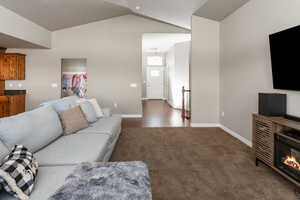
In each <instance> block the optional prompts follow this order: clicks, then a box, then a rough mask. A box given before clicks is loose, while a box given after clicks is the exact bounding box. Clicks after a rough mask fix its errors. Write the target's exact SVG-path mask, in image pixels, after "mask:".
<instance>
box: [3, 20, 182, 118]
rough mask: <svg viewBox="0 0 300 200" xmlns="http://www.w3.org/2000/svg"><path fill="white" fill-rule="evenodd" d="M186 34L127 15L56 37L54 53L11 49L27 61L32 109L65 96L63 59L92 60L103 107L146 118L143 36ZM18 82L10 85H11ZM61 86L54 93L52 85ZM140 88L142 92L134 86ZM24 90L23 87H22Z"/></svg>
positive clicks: (92, 79)
mask: <svg viewBox="0 0 300 200" xmlns="http://www.w3.org/2000/svg"><path fill="white" fill-rule="evenodd" d="M156 32H157V33H186V30H184V29H180V28H177V27H174V26H171V25H168V24H164V23H160V22H157V21H153V20H150V19H146V18H142V17H138V16H134V15H126V16H122V17H116V18H112V19H108V20H104V21H99V22H94V23H90V24H86V25H82V26H78V27H73V28H68V29H64V30H60V31H56V32H53V38H52V49H50V50H28V49H23V50H22V49H21V50H20V49H9V51H10V52H21V53H25V54H27V57H26V81H23V82H22V83H23V88H25V89H27V90H28V95H27V109H32V108H35V107H37V106H38V105H39V104H40V103H41V102H43V101H45V100H49V99H56V98H59V97H60V74H61V59H62V58H86V59H87V66H88V67H87V73H88V74H89V78H88V82H89V84H88V95H89V96H90V97H96V98H97V99H98V100H99V101H100V102H101V105H102V106H109V107H113V104H114V103H117V104H118V106H119V107H118V109H116V110H115V112H118V113H121V114H141V113H142V106H141V98H142V94H141V91H142V89H141V85H142V76H141V74H142V67H141V65H142V35H143V34H144V33H156ZM10 83H13V84H14V86H13V87H12V88H14V87H16V82H14V81H7V83H6V88H7V89H10V87H9V84H10ZM52 83H56V84H58V87H57V88H52V87H51V84H52ZM131 83H136V84H137V88H132V87H130V84H131ZM16 88H18V87H16Z"/></svg>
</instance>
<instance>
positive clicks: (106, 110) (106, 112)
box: [102, 108, 112, 117]
mask: <svg viewBox="0 0 300 200" xmlns="http://www.w3.org/2000/svg"><path fill="white" fill-rule="evenodd" d="M102 112H103V115H104V116H103V117H111V116H112V111H111V109H110V108H103V109H102Z"/></svg>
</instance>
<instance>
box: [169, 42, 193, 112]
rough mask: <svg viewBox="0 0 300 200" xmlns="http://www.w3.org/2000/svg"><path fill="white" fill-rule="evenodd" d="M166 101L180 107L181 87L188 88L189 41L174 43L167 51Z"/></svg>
mask: <svg viewBox="0 0 300 200" xmlns="http://www.w3.org/2000/svg"><path fill="white" fill-rule="evenodd" d="M166 62H167V72H168V91H169V92H168V99H167V100H168V103H169V104H170V105H171V106H172V107H174V108H178V109H181V108H182V92H181V91H182V87H183V86H184V87H185V88H186V89H189V75H190V74H189V73H190V66H189V63H190V42H180V43H176V44H175V45H174V46H173V47H172V48H171V49H170V50H169V51H168V52H167V58H166Z"/></svg>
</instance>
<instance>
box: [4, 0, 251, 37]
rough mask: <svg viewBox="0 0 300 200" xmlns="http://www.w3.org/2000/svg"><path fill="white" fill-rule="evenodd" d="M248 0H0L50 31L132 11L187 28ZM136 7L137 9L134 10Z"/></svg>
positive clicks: (229, 12) (214, 17)
mask: <svg viewBox="0 0 300 200" xmlns="http://www.w3.org/2000/svg"><path fill="white" fill-rule="evenodd" d="M248 1H249V0H0V5H2V6H4V7H6V8H8V9H10V10H12V11H14V12H16V13H17V14H19V15H21V16H23V17H25V18H27V19H29V20H31V21H32V22H34V23H36V24H38V25H40V26H42V27H45V28H47V29H48V30H50V31H54V30H59V29H64V28H68V27H72V26H77V25H82V24H86V23H90V22H94V21H100V20H104V19H108V18H112V17H116V16H122V15H126V14H132V13H136V14H139V15H142V16H146V17H150V18H153V19H156V20H160V21H163V22H166V23H169V24H173V25H176V26H179V27H183V28H187V29H190V28H191V16H192V15H193V14H194V13H195V14H196V15H198V16H201V17H205V18H209V19H214V20H222V19H224V17H226V16H228V15H229V14H231V13H232V12H234V11H235V10H236V9H238V8H239V7H240V6H242V5H243V4H245V3H246V2H248ZM137 7H139V8H140V9H136V8H137Z"/></svg>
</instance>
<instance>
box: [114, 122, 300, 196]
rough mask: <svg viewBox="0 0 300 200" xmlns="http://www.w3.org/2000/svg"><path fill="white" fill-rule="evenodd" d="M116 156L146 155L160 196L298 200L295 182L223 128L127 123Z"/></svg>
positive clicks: (130, 158)
mask: <svg viewBox="0 0 300 200" xmlns="http://www.w3.org/2000/svg"><path fill="white" fill-rule="evenodd" d="M111 161H144V162H145V163H146V164H147V165H148V167H149V170H150V177H151V184H152V193H153V199H154V200H219V199H220V200H297V197H296V195H295V190H296V187H295V186H294V185H293V184H291V183H290V182H288V181H287V180H286V179H284V178H283V177H281V176H280V175H279V174H277V173H275V172H274V171H273V170H271V169H269V168H268V167H266V166H264V165H263V164H260V165H259V167H256V166H255V163H254V158H253V154H252V152H251V149H250V148H249V147H248V146H246V145H245V144H243V143H241V142H240V141H239V140H237V139H235V138H233V137H232V136H230V135H229V134H227V133H226V132H224V131H222V130H221V129H219V128H126V129H124V130H123V132H122V134H121V137H120V140H119V142H118V144H117V147H116V149H115V151H114V153H113V156H112V159H111Z"/></svg>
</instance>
